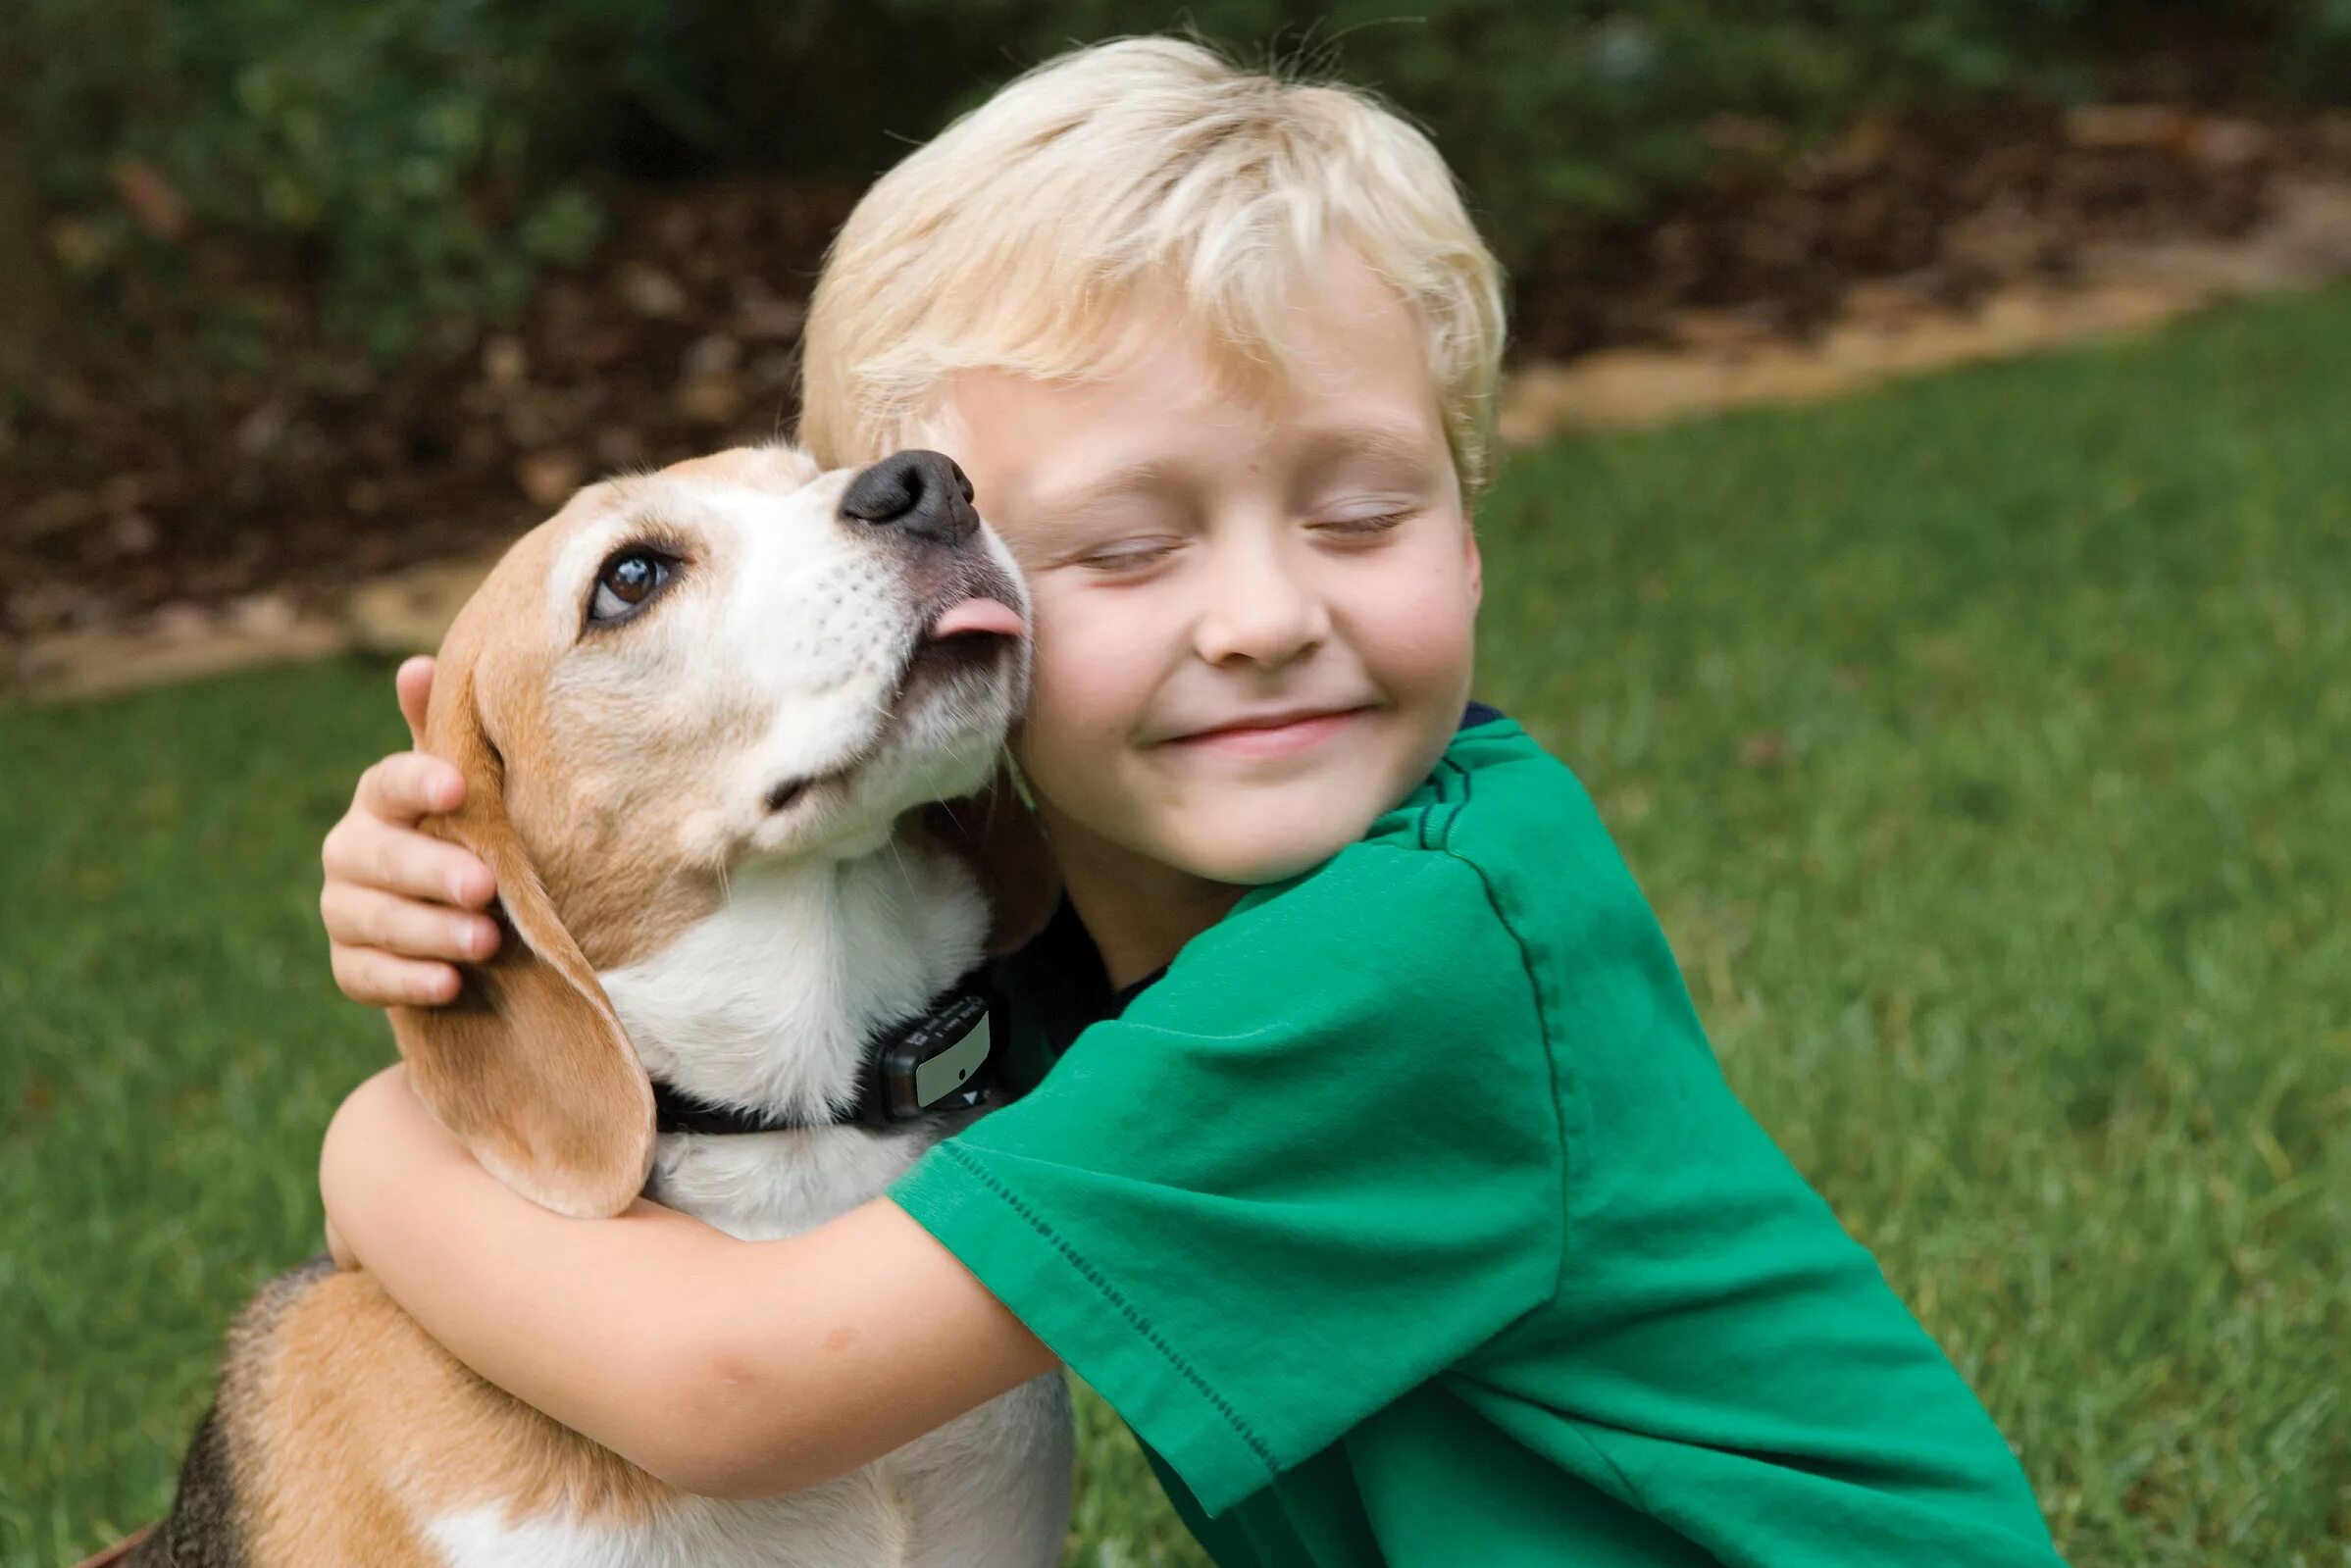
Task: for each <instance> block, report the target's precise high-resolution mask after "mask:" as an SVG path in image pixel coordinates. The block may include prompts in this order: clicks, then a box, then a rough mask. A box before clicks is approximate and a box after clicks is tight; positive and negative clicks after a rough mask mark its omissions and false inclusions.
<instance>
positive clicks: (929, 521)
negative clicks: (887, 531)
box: [841, 448, 980, 544]
mask: <svg viewBox="0 0 2351 1568" xmlns="http://www.w3.org/2000/svg"><path fill="white" fill-rule="evenodd" d="M841 514H842V516H843V517H849V518H855V519H856V520H857V521H858V522H860V523H872V524H875V525H877V526H881V527H888V528H896V529H902V530H904V531H906V532H908V533H910V534H912V535H913V536H914V537H916V538H918V539H927V540H929V541H931V542H932V543H935V544H961V543H962V542H963V541H964V540H966V539H968V538H970V537H971V536H972V535H973V534H974V533H977V532H978V531H980V514H979V513H978V512H976V511H974V510H972V504H971V481H969V480H967V479H965V478H964V477H963V471H962V470H961V469H959V468H957V467H956V466H955V464H954V462H953V460H952V459H950V458H948V457H946V456H945V455H944V454H942V453H938V452H926V451H923V450H921V449H919V448H917V449H914V450H911V451H905V452H894V453H893V454H891V455H890V456H889V457H886V458H884V459H882V461H881V462H879V463H876V464H875V465H874V466H873V467H872V468H869V469H867V470H866V471H865V472H864V473H862V474H860V475H858V476H857V477H856V478H855V479H853V480H851V481H849V487H848V492H847V493H846V494H844V495H843V496H842V498H841Z"/></svg>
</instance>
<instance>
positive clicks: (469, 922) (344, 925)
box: [319, 882, 498, 964]
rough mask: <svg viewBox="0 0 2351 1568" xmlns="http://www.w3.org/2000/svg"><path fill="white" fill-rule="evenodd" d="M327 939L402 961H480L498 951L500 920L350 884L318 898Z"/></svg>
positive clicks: (330, 888) (334, 885)
mask: <svg viewBox="0 0 2351 1568" xmlns="http://www.w3.org/2000/svg"><path fill="white" fill-rule="evenodd" d="M319 915H320V917H321V918H322V919H324V920H325V921H326V923H327V937H328V939H329V940H330V941H332V942H333V943H335V944H336V945H337V946H341V947H372V948H377V949H380V950H382V951H383V952H387V953H390V954H392V955H393V956H394V957H400V958H423V959H439V960H441V961H443V962H446V963H452V964H457V963H478V962H480V961H481V960H483V959H485V958H487V957H488V956H489V955H490V954H491V953H493V952H495V951H497V947H498V928H497V924H496V922H494V921H492V920H490V919H489V918H488V917H486V916H484V915H469V914H465V913H463V912H461V911H457V910H451V909H445V908H443V907H441V906H440V905H438V904H426V903H419V902H418V901H417V900H415V899H413V898H399V897H395V896H393V895H392V894H390V893H385V892H378V891H377V890H376V889H375V888H373V887H363V886H359V885H354V884H352V883H347V882H331V883H329V884H327V886H326V889H325V891H323V892H321V893H320V894H319Z"/></svg>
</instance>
